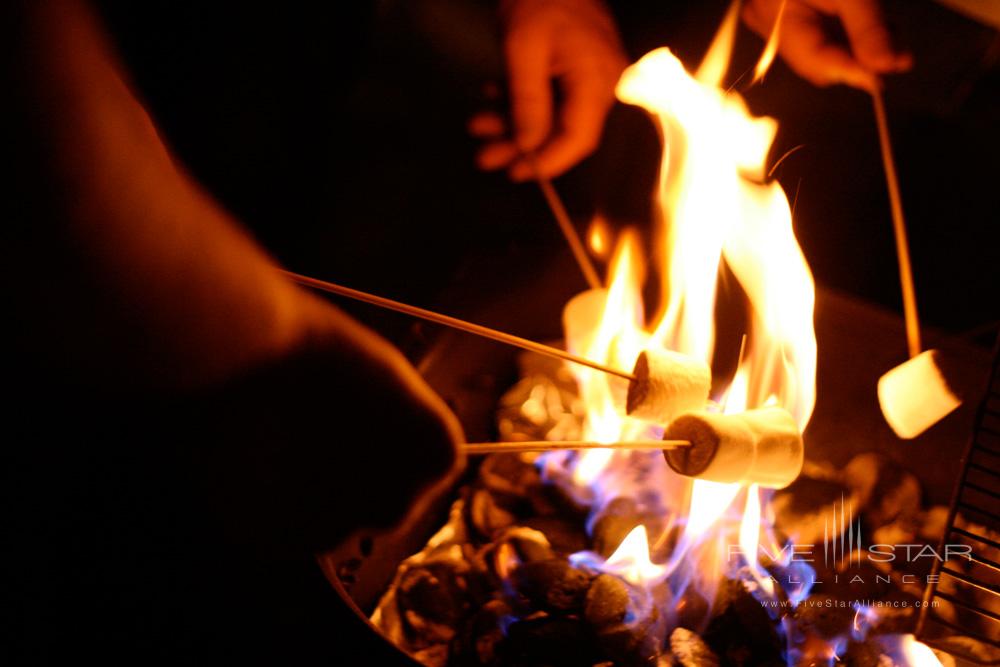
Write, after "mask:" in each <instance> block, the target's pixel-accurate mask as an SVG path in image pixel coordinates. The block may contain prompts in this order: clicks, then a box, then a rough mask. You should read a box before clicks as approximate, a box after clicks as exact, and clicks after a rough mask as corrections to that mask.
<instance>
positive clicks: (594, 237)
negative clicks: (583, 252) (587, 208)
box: [587, 216, 611, 258]
mask: <svg viewBox="0 0 1000 667" xmlns="http://www.w3.org/2000/svg"><path fill="white" fill-rule="evenodd" d="M587 245H588V246H590V251H591V252H592V253H594V255H596V256H597V257H602V258H603V257H605V256H607V254H608V251H609V250H610V249H611V230H610V229H609V228H608V223H607V222H606V221H605V220H604V218H602V217H600V216H597V217H595V218H594V220H593V221H592V222H591V223H590V229H589V230H588V231H587Z"/></svg>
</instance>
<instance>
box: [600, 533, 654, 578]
mask: <svg viewBox="0 0 1000 667" xmlns="http://www.w3.org/2000/svg"><path fill="white" fill-rule="evenodd" d="M602 569H604V571H605V572H609V573H612V574H617V575H618V576H619V577H621V578H622V579H624V580H625V581H627V582H629V583H630V584H635V585H637V586H638V585H640V584H643V583H645V582H649V581H656V580H658V579H661V578H662V577H663V576H664V575H665V574H666V573H667V568H665V567H664V566H662V565H657V564H655V563H653V562H652V561H651V560H650V559H649V538H648V536H647V535H646V527H645V526H643V525H642V524H640V525H638V526H636V527H635V528H633V529H632V531H631V532H630V533H629V534H628V535H626V536H625V539H624V540H622V543H621V544H620V545H618V548H617V549H615V552H614V553H613V554H611V556H610V557H608V560H607V561H606V562H605V563H604V567H603V568H602Z"/></svg>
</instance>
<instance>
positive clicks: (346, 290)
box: [282, 271, 636, 381]
mask: <svg viewBox="0 0 1000 667" xmlns="http://www.w3.org/2000/svg"><path fill="white" fill-rule="evenodd" d="M282 273H284V274H285V275H286V276H287V277H288V278H290V279H291V280H293V281H295V282H296V283H298V284H300V285H304V286H306V287H311V288H312V289H317V290H321V291H323V292H330V293H332V294H339V295H340V296H346V297H347V298H349V299H354V300H356V301H363V302H365V303H370V304H372V305H373V306H378V307H380V308H387V309H388V310H395V311H396V312H399V313H405V314H406V315H411V316H413V317H419V318H420V319H423V320H428V321H430V322H434V323H436V324H443V325H444V326H446V327H451V328H453V329H458V330H460V331H465V332H468V333H471V334H475V335H477V336H483V337H484V338H491V339H493V340H496V341H500V342H501V343H506V344H508V345H513V346H514V347H519V348H521V349H524V350H528V351H529V352H537V353H538V354H544V355H547V356H550V357H556V358H557V359H563V360H565V361H571V362H573V363H574V364H580V365H582V366H587V367H589V368H593V369H594V370H598V371H603V372H605V373H610V374H611V375H616V376H618V377H620V378H625V379H626V380H632V381H635V380H636V377H635V376H634V375H632V374H631V373H626V372H625V371H622V370H618V369H617V368H611V367H610V366H605V365H603V364H599V363H597V362H596V361H591V360H590V359H586V358H584V357H580V356H577V355H575V354H571V353H569V352H566V351H565V350H560V349H558V348H555V347H550V346H548V345H542V344H541V343H536V342H535V341H533V340H528V339H527V338H521V337H520V336H515V335H513V334H509V333H505V332H503V331H497V330H496V329H490V328H489V327H484V326H482V325H480V324H474V323H472V322H466V321H465V320H460V319H458V318H457V317H451V316H450V315H442V314H440V313H435V312H434V311H432V310H426V309H424V308H418V307H417V306H411V305H409V304H405V303H401V302H399V301H393V300H392V299H386V298H385V297H381V296H376V295H374V294H369V293H367V292H362V291H360V290H356V289H352V288H350V287H345V286H343V285H338V284H336V283H331V282H327V281H325V280H318V279H316V278H310V277H309V276H303V275H301V274H298V273H292V272H291V271H282Z"/></svg>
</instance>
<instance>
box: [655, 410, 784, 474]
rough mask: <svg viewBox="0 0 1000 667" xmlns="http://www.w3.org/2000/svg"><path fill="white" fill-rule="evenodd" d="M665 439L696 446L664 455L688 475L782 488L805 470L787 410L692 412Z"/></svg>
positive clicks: (675, 468)
mask: <svg viewBox="0 0 1000 667" xmlns="http://www.w3.org/2000/svg"><path fill="white" fill-rule="evenodd" d="M663 438H664V439H665V440H687V441H689V442H690V443H691V446H690V447H680V448H677V449H671V450H667V451H665V452H664V454H663V455H664V456H665V457H666V459H667V463H668V464H669V465H670V467H671V468H673V469H674V470H675V471H676V472H678V473H680V474H681V475H686V476H688V477H697V478H699V479H705V480H709V481H712V482H726V483H734V482H739V483H741V484H759V485H760V486H763V487H768V488H773V489H780V488H783V487H786V486H788V485H789V484H791V483H792V482H793V481H794V480H795V478H796V477H798V476H799V472H800V471H801V470H802V460H803V446H802V434H800V433H799V427H798V425H797V424H796V423H795V419H793V418H792V415H790V414H789V413H788V412H787V411H786V410H784V409H782V408H777V407H771V408H759V409H757V410H748V411H746V412H743V413H740V414H736V415H723V414H717V413H712V412H705V411H703V410H699V411H695V412H687V413H684V414H682V415H681V416H679V417H678V418H677V419H675V420H674V421H673V422H671V423H670V426H668V427H667V429H666V431H665V432H664V434H663Z"/></svg>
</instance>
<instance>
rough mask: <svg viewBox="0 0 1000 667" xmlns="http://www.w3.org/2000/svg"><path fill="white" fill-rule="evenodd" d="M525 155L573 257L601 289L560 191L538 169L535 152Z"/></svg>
mask: <svg viewBox="0 0 1000 667" xmlns="http://www.w3.org/2000/svg"><path fill="white" fill-rule="evenodd" d="M524 157H525V159H526V160H527V161H528V164H529V165H530V166H531V170H532V172H533V173H534V177H535V182H536V183H538V187H539V188H541V190H542V194H543V195H544V196H545V201H546V203H548V205H549V210H551V211H552V215H553V217H555V219H556V222H557V223H558V224H559V229H560V230H562V233H563V236H564V237H566V242H567V243H569V249H570V250H572V251H573V257H575V258H576V263H577V264H578V265H579V266H580V271H582V272H583V277H584V279H585V280H586V281H587V284H588V285H590V287H591V289H600V288H601V278H600V276H599V275H598V274H597V269H595V268H594V263H593V262H591V261H590V255H588V254H587V248H586V247H585V246H584V245H583V240H582V239H581V238H580V235H579V234H578V233H577V231H576V227H574V226H573V221H572V220H570V217H569V213H567V212H566V207H565V206H564V205H563V202H562V199H561V198H560V197H559V193H558V192H556V189H555V187H553V185H552V181H550V180H549V179H547V178H546V177H544V176H542V173H541V172H540V171H539V170H538V163H537V162H536V161H535V156H534V154H532V153H527V154H525V156H524Z"/></svg>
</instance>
